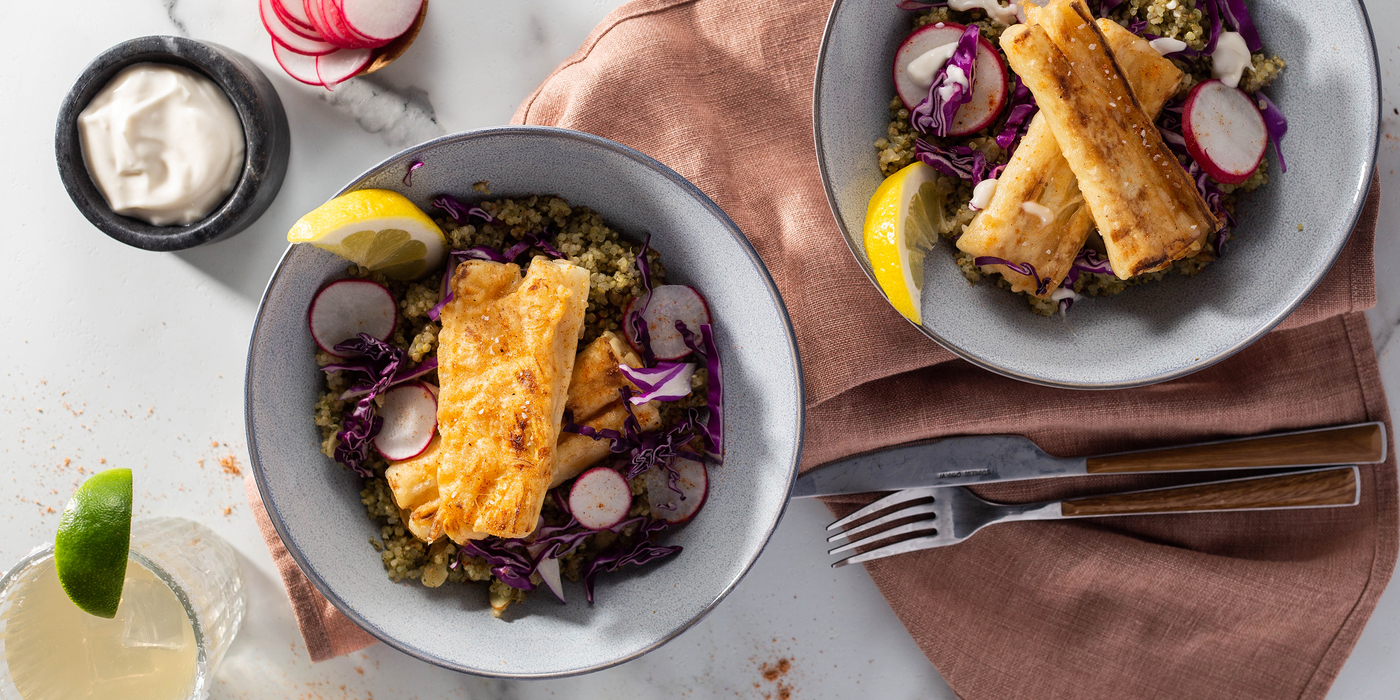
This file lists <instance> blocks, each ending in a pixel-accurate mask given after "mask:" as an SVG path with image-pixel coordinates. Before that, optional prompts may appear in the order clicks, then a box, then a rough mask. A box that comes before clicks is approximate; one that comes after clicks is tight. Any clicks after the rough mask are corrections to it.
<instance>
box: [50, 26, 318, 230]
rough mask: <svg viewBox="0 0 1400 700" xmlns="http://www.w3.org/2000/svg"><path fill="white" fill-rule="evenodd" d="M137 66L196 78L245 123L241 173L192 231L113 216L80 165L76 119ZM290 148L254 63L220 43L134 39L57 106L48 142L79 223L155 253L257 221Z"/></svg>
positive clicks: (273, 95) (272, 92)
mask: <svg viewBox="0 0 1400 700" xmlns="http://www.w3.org/2000/svg"><path fill="white" fill-rule="evenodd" d="M135 63H167V64H171V65H176V66H183V67H185V68H189V69H191V70H194V71H196V72H199V73H202V74H203V75H204V76H205V77H207V78H209V79H210V80H212V81H214V84H215V85H218V86H219V88H220V89H222V90H223V91H224V94H226V95H228V98H229V101H230V102H232V103H233V108H234V110H235V111H236V112H238V118H239V119H240V120H242V122H243V138H244V142H245V146H246V147H245V149H244V160H243V174H242V175H241V176H240V177H239V179H238V184H237V185H235V186H234V189H233V192H232V193H230V194H229V196H228V198H227V199H225V200H224V202H223V203H222V204H220V205H219V206H218V208H216V209H215V210H214V211H212V212H210V213H209V215H208V216H206V217H204V218H203V219H201V220H199V221H196V222H194V223H192V224H187V225H184V226H152V225H151V224H148V223H146V222H144V221H141V220H139V219H133V218H131V217H127V216H122V215H120V214H117V213H115V212H113V211H112V209H111V207H109V206H108V205H107V200H106V199H105V198H103V196H102V192H101V191H99V190H98V189H97V185H96V183H94V182H93V180H92V177H91V176H89V175H88V171H87V165H86V164H85V163H84V162H83V149H82V145H81V143H80V142H79V140H78V114H79V113H81V112H82V111H83V109H84V108H86V107H87V105H88V103H89V102H91V101H92V98H93V97H96V96H97V93H98V92H99V91H101V90H102V88H104V87H106V85H107V83H108V82H109V81H111V79H112V78H113V77H114V76H116V74H117V73H118V72H119V71H121V70H122V69H123V68H126V67H127V66H130V65H132V64H135ZM291 145H292V134H291V129H290V128H289V127H288V126H287V113H286V112H285V111H284V110H283V109H282V100H281V99H280V98H278V96H277V90H276V89H275V88H273V87H272V83H271V82H270V81H268V79H267V76H266V75H263V72H262V71H261V70H259V69H258V67H257V65H256V64H254V63H253V62H252V61H250V60H248V58H247V57H246V56H244V55H242V54H240V53H238V52H236V51H233V50H232V49H228V48H225V47H223V46H219V45H218V44H211V43H209V42H204V41H195V40H193V39H184V38H181V37H177V36H144V37H141V38H139V39H132V40H130V41H126V42H123V43H120V44H117V45H116V46H113V47H112V48H110V49H108V50H107V51H106V52H104V53H103V54H102V55H101V56H98V57H97V58H96V59H94V60H93V62H92V63H90V64H88V67H87V68H85V69H83V74H82V75H81V76H79V77H78V81H77V82H76V83H74V85H73V88H72V89H71V90H69V91H68V96H67V97H65V98H64V99H63V106H62V108H60V109H59V111H58V127H57V129H56V133H55V135H54V147H55V150H56V151H57V155H58V175H59V177H60V178H61V179H62V180H63V186H64V187H65V188H66V189H67V190H68V196H69V197H72V198H73V203H74V204H76V205H78V210H79V211H81V212H82V213H83V216H86V217H87V219H88V221H91V222H92V225H93V226H96V227H97V228H99V229H102V232H103V233H106V234H107V235H109V236H111V237H112V238H115V239H117V240H119V241H121V242H122V243H125V244H127V245H131V246H135V247H137V248H144V249H146V250H160V251H167V250H184V249H186V248H193V247H195V246H198V245H204V244H205V243H212V242H214V241H219V240H223V239H225V238H229V237H230V236H233V235H234V234H236V233H238V232H239V231H242V230H243V229H245V228H247V227H248V226H249V225H250V224H252V223H253V222H254V221H256V220H257V219H258V217H259V216H262V214H263V212H264V211H267V207H268V206H269V205H270V204H272V200H273V199H274V198H275V197H276V196H277V191H278V190H279V189H281V188H282V178H283V176H284V175H286V173H287V156H288V155H289V154H290V153H291Z"/></svg>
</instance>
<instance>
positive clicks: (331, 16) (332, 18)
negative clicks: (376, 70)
mask: <svg viewBox="0 0 1400 700" xmlns="http://www.w3.org/2000/svg"><path fill="white" fill-rule="evenodd" d="M317 2H319V3H320V10H319V14H318V15H317V17H319V18H320V19H321V20H322V21H323V22H324V23H325V25H326V31H327V32H329V33H330V36H332V37H334V38H333V39H331V40H330V41H331V43H333V44H335V45H336V46H339V47H340V48H342V49H372V48H375V47H376V46H380V45H382V44H383V43H388V42H382V43H380V44H376V43H374V42H371V41H368V40H366V39H365V38H363V37H361V36H358V35H356V34H355V33H354V32H352V31H350V28H349V27H348V26H347V25H346V23H345V15H344V14H342V13H341V11H340V8H339V7H338V6H337V5H336V4H335V3H334V2H332V0H317Z"/></svg>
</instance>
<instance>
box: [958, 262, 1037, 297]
mask: <svg viewBox="0 0 1400 700" xmlns="http://www.w3.org/2000/svg"><path fill="white" fill-rule="evenodd" d="M972 264H973V265H977V266H979V267H980V266H982V265H1005V266H1006V267H1007V268H1008V269H1010V270H1012V271H1013V272H1018V273H1020V274H1023V275H1025V276H1027V277H1030V278H1031V279H1033V280H1035V295H1036V296H1041V295H1043V294H1045V290H1047V289H1049V288H1050V278H1049V277H1041V276H1040V275H1039V274H1037V273H1036V271H1035V265H1032V264H1030V263H1018V262H1011V261H1010V260H1006V259H1003V258H996V257H992V256H990V255H984V256H982V257H978V258H973V260H972Z"/></svg>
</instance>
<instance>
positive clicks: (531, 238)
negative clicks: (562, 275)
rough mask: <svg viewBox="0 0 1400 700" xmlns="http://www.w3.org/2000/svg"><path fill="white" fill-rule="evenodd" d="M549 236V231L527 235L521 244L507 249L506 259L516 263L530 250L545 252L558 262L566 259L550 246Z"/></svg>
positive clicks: (521, 240)
mask: <svg viewBox="0 0 1400 700" xmlns="http://www.w3.org/2000/svg"><path fill="white" fill-rule="evenodd" d="M548 236H549V231H548V230H545V231H542V232H540V233H527V234H525V236H524V237H523V238H521V239H520V242H519V243H516V244H515V245H513V246H511V247H509V248H506V252H505V253H504V257H505V259H506V260H507V261H514V260H515V259H516V258H518V257H520V256H521V254H523V253H524V252H525V251H527V250H529V249H530V248H539V249H540V250H543V251H544V252H545V254H546V255H548V256H549V257H551V258H554V259H556V260H557V259H559V258H562V257H564V254H563V253H561V252H559V251H558V250H555V248H554V246H552V245H550V244H549V241H548V240H547V237H548ZM478 247H485V246H478Z"/></svg>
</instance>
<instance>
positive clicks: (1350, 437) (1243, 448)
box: [792, 421, 1386, 498]
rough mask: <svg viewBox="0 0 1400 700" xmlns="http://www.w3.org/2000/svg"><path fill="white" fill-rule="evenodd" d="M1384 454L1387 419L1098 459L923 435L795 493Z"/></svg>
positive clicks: (822, 469) (840, 466) (842, 465)
mask: <svg viewBox="0 0 1400 700" xmlns="http://www.w3.org/2000/svg"><path fill="white" fill-rule="evenodd" d="M1385 456H1386V436H1385V424H1384V423H1381V422H1379V421H1377V422H1372V423H1356V424H1352V425H1340V426H1333V427H1330V428H1316V429H1312V430H1299V431H1295V432H1289V433H1274V434H1271V435H1256V436H1251V437H1245V438H1236V439H1233V440H1219V441H1216V442H1203V443H1197V444H1192V445H1178V446H1175V447H1163V448H1158V449H1152V450H1137V451H1134V452H1118V453H1114V454H1107V455H1099V456H1097V457H1055V456H1052V455H1049V454H1046V453H1045V451H1044V450H1041V449H1040V448H1039V447H1037V446H1036V444H1035V443H1034V442H1031V441H1030V439H1029V438H1026V437H1023V436H1020V435H975V436H968V437H952V438H941V439H937V440H926V441H922V442H917V443H910V444H907V445H899V446H897V447H891V448H887V449H883V450H878V451H875V452H867V453H865V454H861V455H856V456H854V457H848V458H846V459H843V460H839V461H836V462H829V463H827V464H824V465H821V466H819V467H816V468H815V469H812V470H811V471H809V472H807V473H806V474H803V475H802V476H800V477H798V479H797V483H796V484H794V485H793V488H792V497H793V498H812V497H815V496H835V495H839V494H845V493H866V492H869V491H898V490H900V489H907V488H915V487H920V486H968V485H971V484H989V483H993V482H1000V481H1020V480H1023V479H1040V478H1044V477H1055V476H1084V475H1086V474H1128V473H1149V472H1176V471H1209V470H1218V469H1262V468H1268V467H1315V466H1326V465H1331V464H1371V463H1374V462H1383V461H1385Z"/></svg>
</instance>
